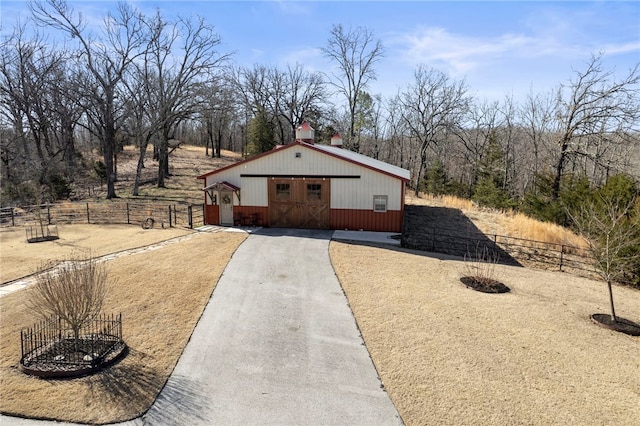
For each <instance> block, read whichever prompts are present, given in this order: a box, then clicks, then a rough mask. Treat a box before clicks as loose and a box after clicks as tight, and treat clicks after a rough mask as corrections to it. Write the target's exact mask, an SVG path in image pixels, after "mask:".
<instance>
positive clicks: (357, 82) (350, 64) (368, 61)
mask: <svg viewBox="0 0 640 426" xmlns="http://www.w3.org/2000/svg"><path fill="white" fill-rule="evenodd" d="M321 51H322V53H323V54H324V55H325V56H326V57H327V58H329V59H330V60H331V61H332V62H334V63H335V64H336V65H337V67H338V72H337V73H331V74H330V75H329V83H330V84H331V85H332V86H333V87H335V89H336V90H337V92H338V93H340V94H341V95H343V96H344V97H345V98H346V100H347V104H348V113H349V129H348V134H347V135H346V136H347V138H345V139H346V141H345V142H346V143H347V145H346V146H347V148H352V149H354V150H355V151H356V152H358V151H359V147H358V146H350V145H352V144H353V142H354V139H355V136H356V134H355V121H356V110H357V107H358V102H359V99H358V96H359V95H360V92H362V91H363V90H365V89H366V88H367V85H368V84H369V82H370V81H371V80H375V79H376V71H375V68H374V66H375V64H376V63H377V62H378V61H379V60H380V59H381V58H382V57H383V56H384V48H383V46H382V42H381V41H380V40H375V39H374V34H373V31H371V30H368V29H367V28H364V27H357V28H355V29H353V28H349V29H345V28H343V26H342V25H334V26H333V27H332V28H331V35H330V37H329V40H328V41H327V46H326V47H323V48H321Z"/></svg>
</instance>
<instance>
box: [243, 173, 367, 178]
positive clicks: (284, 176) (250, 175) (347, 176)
mask: <svg viewBox="0 0 640 426" xmlns="http://www.w3.org/2000/svg"><path fill="white" fill-rule="evenodd" d="M240 177H250V178H271V179H360V175H267V174H265V175H262V174H241V175H240Z"/></svg>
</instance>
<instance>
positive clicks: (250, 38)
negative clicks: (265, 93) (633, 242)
mask: <svg viewBox="0 0 640 426" xmlns="http://www.w3.org/2000/svg"><path fill="white" fill-rule="evenodd" d="M69 3H70V4H71V5H72V6H73V7H74V8H75V9H76V10H79V11H82V13H83V14H84V15H85V16H86V17H90V18H95V19H100V17H101V16H102V15H104V13H106V12H107V11H108V10H110V9H113V8H114V6H115V4H116V3H115V2H104V1H70V2H69ZM131 3H132V4H134V5H135V6H136V7H138V8H139V9H141V10H142V11H143V12H145V13H153V11H154V10H155V9H156V8H160V9H161V10H162V12H163V14H164V16H165V17H167V18H170V17H173V16H175V15H178V14H180V15H182V16H190V15H200V16H202V17H204V18H205V19H206V21H207V22H208V23H209V24H211V25H213V26H214V27H215V30H216V32H217V33H218V34H219V35H220V36H221V37H222V46H221V48H220V50H221V51H223V52H225V53H227V52H235V54H234V55H233V58H234V61H235V62H236V63H237V64H238V65H243V66H252V65H253V64H256V63H261V64H265V65H271V66H279V67H280V66H281V67H285V66H286V65H287V64H292V65H293V64H295V63H296V62H299V63H301V64H303V65H304V66H306V67H308V68H309V69H310V70H320V71H327V70H330V64H329V63H328V62H327V60H326V59H325V58H324V57H323V56H322V55H321V53H320V51H319V48H320V47H322V46H324V45H325V44H326V41H327V38H328V36H329V30H330V28H331V26H332V25H333V24H342V25H343V26H345V27H350V26H351V27H357V26H364V27H367V28H368V29H370V30H372V31H373V32H374V34H375V36H376V37H377V38H379V39H380V40H381V41H382V43H383V45H384V47H385V50H386V55H385V57H384V58H383V59H382V60H381V62H380V63H379V64H378V66H377V68H376V69H377V72H378V80H377V81H376V82H373V83H372V84H371V86H370V88H369V92H370V93H373V94H375V93H380V94H382V95H384V96H391V95H393V94H395V93H396V92H397V90H398V88H403V87H405V86H406V85H407V84H408V83H411V81H412V79H413V71H414V69H415V68H416V67H417V65H419V64H424V65H427V66H430V67H433V68H436V69H439V70H441V71H444V72H446V73H448V74H449V75H450V76H451V77H453V78H456V79H463V78H464V79H465V80H466V82H467V86H468V87H469V89H470V91H471V93H473V94H475V95H476V96H477V97H478V98H480V99H484V98H486V99H488V100H500V99H503V98H504V97H505V96H506V95H507V94H512V95H513V97H514V98H515V99H516V100H519V99H522V98H523V97H524V96H525V95H526V93H528V92H529V91H530V90H533V91H534V92H547V91H548V90H550V89H552V88H553V87H555V86H556V85H558V84H559V83H561V82H563V81H566V80H567V79H569V78H570V77H572V75H573V73H572V68H573V69H583V68H584V65H585V63H586V62H587V61H588V60H589V58H590V56H591V54H597V53H598V52H603V53H604V63H605V65H606V66H607V67H615V69H616V73H617V74H619V75H622V74H624V73H625V72H626V71H627V70H628V69H629V68H631V67H633V66H634V65H635V64H636V63H639V62H640V2H637V1H590V2H578V1H560V2H545V1H535V2H516V1H493V2H486V1H473V2H462V1H450V2H440V1H406V2H404V1H288V0H281V1H262V2H256V1H213V0H210V1H178V0H174V1H143V0H137V1H132V2H131ZM0 12H1V14H2V16H1V23H2V32H3V33H5V32H7V31H10V29H11V27H12V26H13V25H14V23H15V21H16V18H17V17H18V16H19V15H24V16H26V15H27V14H28V9H27V3H26V1H24V0H21V1H7V0H0Z"/></svg>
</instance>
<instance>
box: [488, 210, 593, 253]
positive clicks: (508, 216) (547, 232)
mask: <svg viewBox="0 0 640 426" xmlns="http://www.w3.org/2000/svg"><path fill="white" fill-rule="evenodd" d="M500 221H501V222H502V223H503V224H504V227H505V229H506V231H507V232H508V233H509V235H512V236H514V237H519V238H524V239H528V240H535V241H541V242H545V243H552V244H560V245H569V246H573V247H586V244H585V242H584V240H583V239H582V238H581V237H580V236H579V235H577V234H576V233H574V232H572V231H571V230H570V229H567V228H564V227H562V226H559V225H556V224H555V223H548V222H541V221H539V220H536V219H532V218H530V217H528V216H526V215H524V214H522V213H518V212H507V213H505V214H503V215H501V216H500Z"/></svg>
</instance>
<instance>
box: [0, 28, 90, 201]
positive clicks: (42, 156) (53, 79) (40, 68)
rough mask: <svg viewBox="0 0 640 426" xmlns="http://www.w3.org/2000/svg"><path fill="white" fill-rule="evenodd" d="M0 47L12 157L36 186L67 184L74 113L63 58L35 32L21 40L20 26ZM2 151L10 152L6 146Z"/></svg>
mask: <svg viewBox="0 0 640 426" xmlns="http://www.w3.org/2000/svg"><path fill="white" fill-rule="evenodd" d="M0 49H1V55H0V111H2V113H3V114H4V115H5V116H6V117H7V118H8V119H9V120H10V122H11V123H12V125H13V126H12V127H13V129H14V132H15V133H14V134H15V138H14V139H13V142H14V143H13V145H14V147H13V149H11V150H12V151H14V153H13V155H12V156H13V157H14V158H15V159H18V158H19V159H20V160H19V164H21V166H22V170H24V171H28V177H29V178H31V177H33V176H38V175H39V177H38V182H39V184H42V185H44V186H47V187H50V186H53V185H52V181H53V180H54V179H57V178H62V175H65V178H67V179H68V180H72V178H73V175H74V174H75V157H76V151H75V144H74V139H75V138H74V134H73V133H74V132H73V130H74V127H75V125H76V123H77V121H78V119H79V114H78V108H77V103H76V102H75V99H74V96H73V94H72V93H73V92H74V90H73V88H72V83H71V81H70V78H69V72H70V69H69V67H68V66H67V65H66V62H67V61H68V59H69V57H68V55H67V54H66V52H64V51H61V50H56V49H55V48H52V47H50V46H49V45H48V44H47V43H46V42H45V41H44V39H42V38H41V36H39V35H38V34H35V35H33V36H32V37H31V38H27V36H26V32H25V27H24V26H19V27H17V28H16V30H15V31H14V33H13V34H12V35H11V36H9V37H8V38H7V39H5V40H3V41H2V44H1V45H0ZM3 145H4V143H3ZM3 148H4V149H5V151H6V152H10V148H9V146H6V145H5V146H3ZM63 160H64V162H65V163H66V166H64V170H62V168H63ZM24 178H27V176H24ZM56 195H57V194H52V196H53V198H55V196H56Z"/></svg>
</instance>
